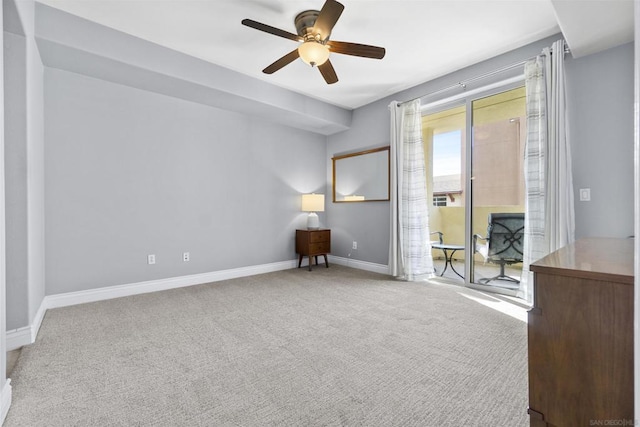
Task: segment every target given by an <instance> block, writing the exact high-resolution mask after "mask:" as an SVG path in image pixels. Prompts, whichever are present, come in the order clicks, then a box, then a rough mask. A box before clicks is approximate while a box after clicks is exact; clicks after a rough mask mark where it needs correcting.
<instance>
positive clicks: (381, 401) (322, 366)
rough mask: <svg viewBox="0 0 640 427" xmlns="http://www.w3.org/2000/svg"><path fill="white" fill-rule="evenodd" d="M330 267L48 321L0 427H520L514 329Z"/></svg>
mask: <svg viewBox="0 0 640 427" xmlns="http://www.w3.org/2000/svg"><path fill="white" fill-rule="evenodd" d="M461 293H463V294H468V295H473V296H475V297H476V298H478V297H480V298H481V299H482V298H483V299H488V300H490V299H491V297H490V296H482V294H479V293H477V292H475V291H471V290H466V289H464V288H461V287H457V286H451V285H438V284H428V283H405V282H398V281H394V280H392V279H390V278H388V277H387V276H383V275H378V274H374V273H368V272H364V271H360V270H354V269H350V268H346V267H341V266H335V265H332V266H331V267H330V268H329V269H326V268H324V267H322V268H315V269H314V270H313V272H309V271H307V270H306V269H294V270H287V271H282V272H277V273H270V274H264V275H259V276H253V277H248V278H242V279H235V280H228V281H223V282H217V283H212V284H206V285H201V286H193V287H189V288H183V289H176V290H171V291H165V292H158V293H153V294H146V295H139V296H133V297H127V298H120V299H116V300H110V301H104V302H97V303H91V304H85V305H79V306H73V307H67V308H61V309H55V310H50V311H48V312H47V315H46V317H45V319H44V322H43V324H42V328H41V329H40V333H39V335H38V339H37V341H36V343H35V344H33V345H31V346H28V347H25V348H24V349H23V351H22V354H21V356H20V359H19V360H18V362H17V365H16V367H15V370H14V372H13V379H12V385H13V404H12V406H11V409H10V411H9V414H8V416H7V419H6V422H5V426H6V427H11V426H30V427H32V426H421V427H422V426H509V427H513V426H525V425H528V422H527V416H526V409H527V367H526V355H527V351H526V350H527V340H526V325H525V324H524V323H523V322H521V321H518V320H516V319H514V318H512V317H509V316H507V315H505V314H502V313H500V312H497V311H494V310H492V309H490V308H487V307H485V306H484V305H482V304H479V303H478V302H477V301H474V300H472V299H469V298H466V297H464V296H463V295H461Z"/></svg>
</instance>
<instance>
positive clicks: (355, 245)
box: [351, 240, 358, 250]
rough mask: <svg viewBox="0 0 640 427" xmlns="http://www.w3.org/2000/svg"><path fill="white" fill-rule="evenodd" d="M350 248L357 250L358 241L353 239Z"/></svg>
mask: <svg viewBox="0 0 640 427" xmlns="http://www.w3.org/2000/svg"><path fill="white" fill-rule="evenodd" d="M351 249H354V250H357V249H358V242H356V241H355V240H354V241H353V246H351Z"/></svg>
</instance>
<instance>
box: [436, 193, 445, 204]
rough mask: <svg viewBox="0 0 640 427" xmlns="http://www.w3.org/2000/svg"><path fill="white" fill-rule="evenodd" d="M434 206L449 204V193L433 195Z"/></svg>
mask: <svg viewBox="0 0 640 427" xmlns="http://www.w3.org/2000/svg"><path fill="white" fill-rule="evenodd" d="M433 206H447V195H446V194H445V195H443V196H433Z"/></svg>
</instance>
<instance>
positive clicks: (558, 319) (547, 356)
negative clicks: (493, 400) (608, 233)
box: [528, 238, 635, 427]
mask: <svg viewBox="0 0 640 427" xmlns="http://www.w3.org/2000/svg"><path fill="white" fill-rule="evenodd" d="M531 271H533V272H534V277H535V287H534V306H533V308H532V309H531V310H530V311H529V324H528V333H529V416H530V420H531V426H532V427H542V426H556V427H564V426H590V425H635V424H633V423H632V422H633V419H634V418H633V239H606V238H590V239H584V240H579V241H577V242H576V243H574V244H572V245H569V246H567V247H565V248H562V249H560V250H558V251H556V252H554V253H552V254H550V255H548V256H546V257H544V258H542V259H541V260H539V261H537V262H536V263H534V264H532V265H531ZM612 420H613V421H612ZM619 420H627V422H631V424H623V423H624V421H619ZM607 422H609V424H607ZM611 422H617V423H618V424H611Z"/></svg>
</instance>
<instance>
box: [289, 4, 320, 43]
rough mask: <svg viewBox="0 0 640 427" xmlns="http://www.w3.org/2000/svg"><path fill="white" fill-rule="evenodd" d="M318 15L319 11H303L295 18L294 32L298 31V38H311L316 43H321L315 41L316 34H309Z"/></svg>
mask: <svg viewBox="0 0 640 427" xmlns="http://www.w3.org/2000/svg"><path fill="white" fill-rule="evenodd" d="M318 15H320V11H319V10H305V11H304V12H300V13H299V14H298V15H297V16H296V19H295V20H294V22H295V24H296V31H298V35H299V36H300V37H303V38H304V39H305V40H308V39H309V38H313V39H314V40H316V41H322V40H317V39H316V34H312V33H311V31H312V30H313V26H314V25H315V24H316V19H318Z"/></svg>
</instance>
